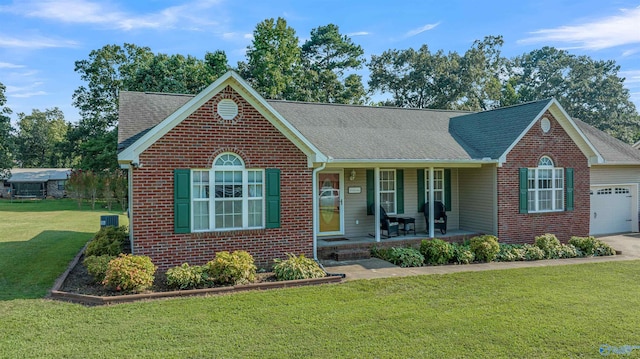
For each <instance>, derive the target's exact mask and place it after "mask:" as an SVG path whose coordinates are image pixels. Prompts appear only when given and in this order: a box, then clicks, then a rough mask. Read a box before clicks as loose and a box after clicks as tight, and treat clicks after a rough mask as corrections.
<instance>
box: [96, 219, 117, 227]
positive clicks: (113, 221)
mask: <svg viewBox="0 0 640 359" xmlns="http://www.w3.org/2000/svg"><path fill="white" fill-rule="evenodd" d="M108 226H114V227H118V216H100V227H108Z"/></svg>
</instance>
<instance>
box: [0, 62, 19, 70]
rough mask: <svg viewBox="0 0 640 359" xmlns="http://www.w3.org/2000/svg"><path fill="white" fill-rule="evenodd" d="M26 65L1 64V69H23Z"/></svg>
mask: <svg viewBox="0 0 640 359" xmlns="http://www.w3.org/2000/svg"><path fill="white" fill-rule="evenodd" d="M23 67H24V65H16V64H12V63H9V62H0V69H21V68H23Z"/></svg>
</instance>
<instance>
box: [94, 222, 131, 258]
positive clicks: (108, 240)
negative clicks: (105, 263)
mask: <svg viewBox="0 0 640 359" xmlns="http://www.w3.org/2000/svg"><path fill="white" fill-rule="evenodd" d="M126 240H127V227H125V226H120V227H113V226H108V227H102V228H100V230H99V231H98V233H96V235H95V237H93V239H92V240H91V242H89V244H88V245H87V249H86V250H85V252H84V255H85V256H87V257H90V256H103V255H110V256H117V255H118V254H120V253H122V249H123V245H124V243H125V241H126Z"/></svg>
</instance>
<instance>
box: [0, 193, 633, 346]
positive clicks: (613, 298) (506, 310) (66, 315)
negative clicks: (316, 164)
mask: <svg viewBox="0 0 640 359" xmlns="http://www.w3.org/2000/svg"><path fill="white" fill-rule="evenodd" d="M7 206H9V204H5V203H2V202H0V214H2V216H3V223H4V222H5V221H4V216H5V215H6V214H12V215H14V216H16V217H17V218H15V220H14V222H17V221H18V220H20V221H23V223H25V224H23V225H22V226H14V227H13V229H12V233H24V234H22V235H21V236H22V237H20V238H26V239H19V238H14V239H10V240H6V239H5V237H3V240H2V241H0V246H1V248H0V249H2V250H1V251H0V256H2V257H1V258H0V273H1V274H2V275H3V278H4V276H5V273H6V271H7V269H8V268H9V269H12V271H13V273H14V274H13V275H12V276H11V278H12V282H11V283H10V284H7V283H1V284H0V294H1V295H4V297H3V299H2V300H0V319H1V321H0V358H30V357H33V358H40V357H53V358H60V357H68V358H131V357H139V358H157V357H162V358H203V357H208V358H214V357H215V358H247V357H249V358H251V357H260V358H276V357H277V358H282V357H284V358H289V357H293V358H300V357H309V358H318V357H319V358H336V357H337V358H341V357H349V358H374V357H375V358H409V357H415V358H424V357H432V358H451V357H457V358H460V357H468V358H518V357H521V358H549V357H550V358H554V357H555V358H566V357H594V358H597V357H600V354H599V348H600V347H601V346H602V345H609V346H613V347H618V348H620V347H623V346H625V345H630V346H634V345H640V334H638V328H640V315H638V308H640V295H638V294H639V293H640V261H621V262H603V263H591V264H577V265H567V266H553V267H539V268H523V269H511V270H500V271H484V272H467V273H456V274H447V275H428V276H416V277H404V278H388V279H377V280H360V281H351V282H346V283H342V284H338V285H325V286H319V287H300V288H289V289H277V290H270V291H264V292H245V293H238V294H234V295H222V296H212V297H196V298H178V299H166V300H156V301H148V302H138V303H132V304H122V305H113V306H105V307H84V306H81V305H76V304H69V303H62V302H55V301H50V300H45V299H17V298H34V297H36V296H42V295H44V292H46V289H48V288H49V287H50V286H51V285H52V284H53V281H54V279H55V277H57V275H58V274H60V273H61V272H62V271H63V270H64V267H65V266H66V263H67V262H68V260H69V259H71V257H73V255H74V254H75V252H74V251H77V250H78V249H79V248H81V247H82V245H83V244H84V242H85V241H86V240H87V239H88V238H89V237H91V234H93V233H94V232H95V231H97V229H98V228H97V227H98V224H97V222H98V218H99V213H98V211H96V212H92V211H86V212H87V213H85V211H77V210H73V209H72V208H67V209H60V210H59V211H54V212H60V213H58V214H54V213H51V214H47V213H48V212H47V211H39V212H20V211H9V210H7ZM21 215H24V216H33V217H29V218H39V216H45V215H49V216H52V217H50V218H48V219H46V220H42V219H41V220H40V222H34V223H32V221H29V220H28V219H27V217H25V218H22V219H19V217H20V216H21ZM84 216H86V217H85V218H84V219H81V217H84ZM54 217H55V218H54ZM54 223H66V224H65V225H64V226H63V227H62V228H58V227H55V228H54V229H51V228H52V227H51V226H53V224H54ZM3 226H6V223H4V224H0V227H1V228H0V233H3V234H4V233H7V232H5V229H4V228H5V227H3ZM23 227H24V228H23ZM38 228H39V229H38ZM48 231H51V232H64V233H66V234H65V235H63V236H59V237H51V236H50V235H48V233H47V232H48ZM28 232H32V234H26V233H28ZM43 233H44V234H43ZM11 235H13V234H11ZM75 235H77V236H78V237H77V239H75V240H72V241H69V238H72V237H74V236H75ZM38 236H40V237H42V238H43V239H41V240H39V241H37V242H38V245H32V244H30V242H32V241H33V238H36V237H38ZM53 238H57V239H53ZM63 242H64V243H66V242H73V243H75V244H74V245H67V246H65V245H62V244H61V243H63ZM12 243H13V244H12ZM20 243H22V244H21V245H20ZM72 247H74V248H75V249H74V248H72ZM62 249H64V250H62ZM58 251H59V252H61V254H56V255H51V254H50V253H55V252H58ZM32 253H37V254H36V255H37V258H39V259H34V257H32V256H31V254H32ZM58 257H66V258H64V259H62V258H58ZM14 258H16V259H14ZM6 261H12V264H11V265H6V264H5V263H6ZM53 261H55V262H58V264H56V265H55V266H54V265H52V264H51V262H53ZM58 267H59V268H58ZM42 270H44V272H46V273H47V275H46V276H45V275H43V276H41V277H39V279H38V281H36V282H37V283H38V284H37V285H35V286H36V287H37V288H40V289H39V290H38V291H31V290H30V289H28V287H30V286H32V285H33V284H31V282H33V281H34V280H33V279H32V278H33V277H36V274H37V273H38V272H39V271H42ZM21 271H22V272H23V273H22V274H21V273H20V272H21ZM54 272H55V273H54ZM21 278H24V280H25V282H22V281H21ZM7 289H10V290H12V291H14V292H15V291H18V290H23V291H24V292H23V293H24V294H21V296H13V297H12V296H9V297H7V296H6V294H5V291H6V290H7ZM38 293H40V294H38ZM612 355H613V354H612ZM625 357H640V350H634V351H633V352H632V354H631V355H630V356H625Z"/></svg>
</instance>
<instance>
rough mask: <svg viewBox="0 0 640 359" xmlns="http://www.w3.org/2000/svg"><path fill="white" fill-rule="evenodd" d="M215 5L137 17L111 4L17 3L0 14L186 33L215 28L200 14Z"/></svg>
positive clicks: (84, 0) (75, 0)
mask: <svg viewBox="0 0 640 359" xmlns="http://www.w3.org/2000/svg"><path fill="white" fill-rule="evenodd" d="M219 2H220V1H219V0H208V1H194V2H191V3H187V4H183V5H178V6H171V7H168V8H165V9H162V10H160V11H157V12H153V13H147V14H141V15H136V14H131V13H129V12H126V11H123V10H120V9H118V7H117V6H116V5H114V4H113V3H111V2H104V1H90V0H45V1H27V2H18V3H14V5H11V6H3V7H0V11H3V12H11V13H14V14H18V15H22V16H27V17H35V18H40V19H47V20H53V21H59V22H63V23H70V24H97V25H101V26H103V27H106V28H115V29H120V30H125V31H128V30H133V29H140V28H150V29H156V28H175V27H179V25H182V24H184V25H185V26H187V27H188V28H190V29H193V28H198V29H199V26H215V25H217V24H218V23H217V22H215V21H211V20H209V19H208V17H207V15H208V14H203V11H204V10H206V9H210V8H211V7H213V6H215V5H217V4H218V3H219Z"/></svg>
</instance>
